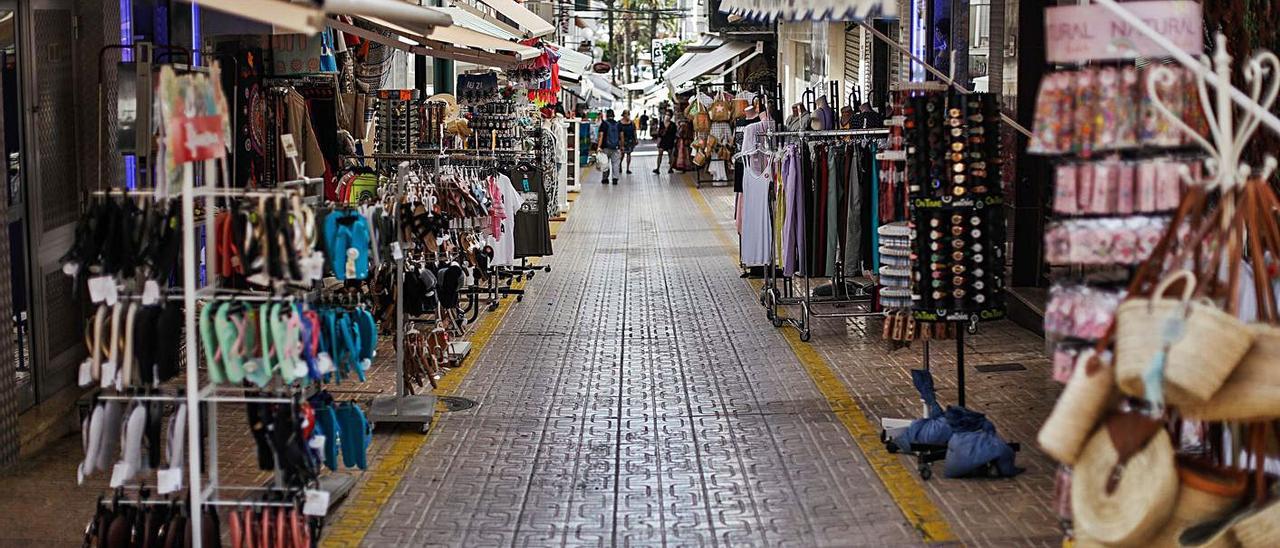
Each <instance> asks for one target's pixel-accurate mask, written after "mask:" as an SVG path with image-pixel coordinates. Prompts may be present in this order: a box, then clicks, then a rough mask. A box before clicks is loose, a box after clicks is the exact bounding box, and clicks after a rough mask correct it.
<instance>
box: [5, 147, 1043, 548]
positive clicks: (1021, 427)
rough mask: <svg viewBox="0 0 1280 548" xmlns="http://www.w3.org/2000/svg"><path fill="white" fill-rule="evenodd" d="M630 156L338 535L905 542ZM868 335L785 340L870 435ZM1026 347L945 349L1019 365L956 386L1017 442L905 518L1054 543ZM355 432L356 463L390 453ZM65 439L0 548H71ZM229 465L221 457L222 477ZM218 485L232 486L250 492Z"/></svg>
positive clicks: (927, 485)
mask: <svg viewBox="0 0 1280 548" xmlns="http://www.w3.org/2000/svg"><path fill="white" fill-rule="evenodd" d="M651 161H652V160H651V159H649V158H643V157H639V158H637V161H636V166H635V167H636V171H637V172H639V173H638V174H636V175H634V176H632V177H631V178H630V180H629V181H626V182H624V183H623V184H622V185H619V186H617V187H612V186H611V187H601V186H600V185H599V184H598V183H597V182H596V179H595V177H594V175H593V176H592V177H590V178H589V179H588V181H589V183H588V184H587V188H586V189H585V191H584V193H583V199H581V200H579V201H578V202H577V203H576V204H575V207H574V210H573V214H572V215H571V216H570V220H569V222H568V223H567V224H566V225H565V226H564V228H563V230H562V231H561V232H560V233H559V237H558V238H557V240H556V250H557V255H556V256H555V257H554V258H553V259H552V260H551V264H552V265H553V267H554V269H553V271H552V272H551V273H544V274H539V275H538V277H537V278H536V280H534V281H533V282H531V283H530V284H529V285H528V290H529V291H530V294H529V295H528V296H527V297H526V298H525V300H524V302H523V303H522V304H520V305H517V306H515V307H513V308H511V309H510V311H509V312H508V313H507V317H506V319H505V321H504V322H503V323H502V324H501V325H500V327H499V328H498V330H497V332H496V333H495V334H494V336H493V337H492V338H491V340H490V342H489V344H488V345H487V346H486V347H485V349H484V350H483V351H482V352H481V354H480V355H479V356H477V357H476V358H473V359H478V361H477V362H476V363H475V366H474V368H473V370H472V371H471V372H470V374H469V376H468V377H466V379H465V380H464V381H463V382H462V383H461V385H460V386H459V387H458V389H457V390H456V391H455V392H454V395H459V396H463V397H467V398H471V399H474V400H477V401H479V402H480V406H479V407H477V408H474V409H471V410H468V411H462V412H456V413H449V414H445V415H443V416H441V418H440V420H439V423H438V424H437V425H436V427H435V428H434V429H433V431H432V433H431V434H430V436H429V437H428V438H427V439H426V440H425V444H424V445H423V447H421V449H420V450H418V451H417V453H416V455H415V456H414V457H413V459H412V462H410V463H409V464H408V467H407V470H406V472H405V474H404V475H403V477H402V478H399V480H398V483H396V488H395V492H394V494H393V495H392V496H391V498H390V499H389V501H388V502H387V503H386V504H385V505H384V506H383V507H382V508H381V510H380V511H378V512H376V513H373V514H370V515H368V516H364V515H361V514H359V513H357V512H354V511H352V512H349V513H348V512H344V511H342V510H340V511H339V513H338V515H337V516H335V519H336V520H337V521H338V523H339V524H346V523H347V522H348V521H351V520H360V519H365V518H366V517H367V518H368V519H369V521H370V523H368V524H366V525H367V526H368V533H367V535H366V536H365V537H364V541H365V544H368V545H413V546H423V545H441V546H615V545H616V546H649V545H670V546H703V545H705V546H719V545H725V546H728V545H735V546H737V545H742V546H747V545H756V546H788V545H790V546H898V545H918V544H920V543H921V536H920V534H919V533H918V532H917V531H916V530H914V529H913V527H912V526H911V525H910V524H909V522H908V521H907V520H906V519H905V518H904V516H903V513H902V511H900V510H899V508H898V507H897V506H896V505H895V502H894V499H893V498H891V497H890V496H889V494H888V490H887V489H886V488H885V486H884V484H883V483H882V480H881V479H880V477H879V476H878V475H877V473H876V472H875V471H874V470H873V468H872V466H871V465H870V464H869V463H868V460H867V458H866V457H865V456H864V455H863V453H862V450H861V449H860V448H859V446H858V445H857V444H856V443H855V441H854V440H853V438H852V437H851V436H850V433H849V431H848V430H846V428H845V427H844V426H843V425H842V424H841V422H840V420H837V415H836V413H834V412H833V411H832V406H831V403H830V402H828V401H827V400H826V399H825V398H824V395H823V393H822V392H820V391H819V390H818V389H817V388H816V386H815V382H814V380H813V379H812V378H811V377H810V376H809V374H808V373H807V372H806V370H805V368H804V367H803V366H802V364H801V363H800V360H799V359H798V358H797V356H796V354H795V353H794V352H793V351H792V350H791V349H790V347H789V346H788V345H789V343H788V341H787V339H785V338H784V337H783V333H784V332H783V331H782V330H777V329H774V328H773V327H772V326H771V325H770V324H769V323H768V322H767V321H766V320H765V318H764V314H763V310H762V309H761V308H760V306H759V305H758V303H757V301H756V295H755V294H754V291H753V290H752V289H751V288H750V286H748V285H747V284H746V283H745V282H744V281H743V280H741V279H739V278H738V277H737V274H738V271H737V269H736V267H735V266H734V265H735V263H736V257H735V256H734V255H733V254H732V253H731V252H730V251H729V250H727V249H726V248H725V246H724V245H723V237H724V236H725V234H729V235H731V234H732V230H733V229H732V226H733V224H732V220H731V212H732V207H731V204H732V194H731V193H730V192H729V191H728V190H727V189H704V190H703V191H701V196H702V197H704V198H705V199H706V200H707V201H708V202H710V204H711V207H710V210H711V211H712V212H713V213H712V215H714V216H715V218H711V217H709V216H708V214H707V212H706V211H705V210H704V209H703V208H701V207H700V206H699V205H698V204H697V201H698V199H696V198H695V197H694V194H693V192H691V191H690V190H689V189H688V184H687V182H686V181H685V180H684V178H682V177H680V176H676V177H672V178H669V177H668V176H666V175H663V176H662V177H660V178H659V177H654V176H651V175H649V174H648V169H645V166H647V165H648V163H649V162H651ZM640 173H643V175H640ZM711 228H717V229H718V230H721V231H724V232H722V233H721V234H719V235H717V234H716V233H715V232H714V231H713V230H709V229H711ZM871 323H872V324H873V325H870V326H868V325H867V322H863V321H843V320H817V321H816V323H815V329H814V333H813V340H812V342H811V343H809V345H810V346H811V347H812V348H813V349H814V350H816V351H817V352H818V354H819V355H820V356H821V357H822V358H825V360H826V362H827V363H828V364H830V368H831V369H832V370H833V371H834V373H835V376H836V377H837V378H838V379H839V381H840V382H841V383H842V384H843V387H844V389H847V391H848V392H849V393H851V394H852V395H853V397H854V399H855V400H856V401H857V403H858V405H859V407H860V408H861V410H862V411H863V412H865V413H866V414H867V415H868V416H869V417H870V418H872V419H873V420H874V419H875V418H876V417H880V416H912V415H913V414H915V413H918V407H919V405H918V400H917V398H916V396H915V394H914V390H913V389H912V387H911V383H910V377H909V372H908V371H909V369H910V368H912V367H917V366H918V364H919V361H920V352H919V349H918V348H912V349H903V350H897V351H893V352H890V351H888V349H887V347H886V346H885V345H884V344H883V343H881V342H880V341H879V338H878V328H877V327H876V326H875V325H874V322H871ZM792 344H794V341H792ZM1041 345H1042V343H1041V341H1040V340H1039V339H1038V338H1036V337H1035V336H1033V335H1031V334H1029V333H1027V332H1024V331H1022V330H1019V329H1017V328H1015V327H1013V326H1011V325H1008V324H1003V323H997V324H991V325H984V326H983V329H982V331H980V332H979V334H978V335H976V336H973V337H970V338H969V339H968V341H967V347H966V354H967V355H968V358H969V362H970V364H985V363H997V362H1018V363H1021V364H1023V365H1024V366H1025V367H1026V368H1027V369H1026V370H1025V371H1018V372H1010V373H992V374H981V373H977V372H975V371H974V370H973V369H970V370H969V376H968V381H969V390H968V396H969V404H970V406H971V407H974V408H976V409H978V410H980V411H983V412H986V413H988V414H989V415H990V416H991V417H992V419H993V420H994V421H995V422H996V424H997V425H998V426H999V428H1000V431H1001V433H1002V434H1004V435H1005V436H1006V437H1008V438H1010V439H1014V440H1018V441H1022V442H1024V444H1023V452H1022V453H1020V454H1019V464H1020V465H1021V466H1024V467H1027V469H1028V470H1027V472H1026V473H1025V474H1023V475H1022V476H1020V477H1019V478H1016V479H1013V480H947V479H941V478H935V479H934V480H932V481H930V482H923V483H921V485H924V492H926V493H927V498H928V499H929V500H928V501H926V504H929V503H931V504H933V505H936V506H937V507H938V508H939V509H941V512H942V515H943V516H944V517H945V518H946V521H947V522H949V525H950V527H951V530H952V531H953V532H954V533H955V536H956V537H957V539H958V540H959V541H961V542H963V543H965V544H971V545H991V546H1008V545H1045V546H1048V545H1057V544H1058V534H1057V531H1058V530H1057V526H1056V521H1055V519H1054V518H1053V516H1052V513H1051V511H1050V510H1049V497H1050V494H1051V492H1052V479H1051V478H1052V475H1051V474H1052V470H1053V468H1052V466H1051V464H1050V463H1049V461H1048V460H1047V459H1046V458H1045V457H1043V456H1042V455H1040V454H1039V453H1038V452H1037V451H1035V449H1034V447H1033V445H1034V444H1032V443H1028V442H1029V441H1030V440H1032V439H1033V437H1034V434H1035V430H1036V426H1037V425H1038V423H1039V422H1040V421H1041V420H1042V419H1043V417H1044V415H1046V414H1047V412H1048V406H1049V405H1050V404H1051V402H1052V400H1053V397H1054V392H1055V390H1056V386H1054V385H1053V384H1052V382H1051V381H1050V380H1049V373H1048V363H1047V361H1046V360H1045V359H1044V357H1043V349H1042V346H1041ZM940 347H942V348H940ZM950 347H951V345H937V344H935V346H934V355H933V356H934V357H933V364H934V374H935V377H936V379H937V382H938V385H939V390H940V396H941V398H942V399H943V401H944V403H946V402H950V401H954V394H955V382H954V372H953V367H951V366H950V364H951V363H952V358H951V356H952V354H953V353H952V351H951V348H950ZM385 355H386V354H384V357H385ZM384 363H385V362H384ZM375 367H377V366H375ZM384 367H385V366H384ZM381 375H385V372H381ZM379 378H381V376H379ZM379 382H385V381H379ZM239 420H241V419H240V418H239V415H238V414H231V416H226V417H224V421H223V422H222V423H220V424H224V425H225V426H223V427H222V431H223V432H233V433H236V432H243V426H242V423H237V421H239ZM237 426H239V428H237ZM244 438H247V436H245V437H244ZM374 438H375V442H374V448H373V451H374V454H375V456H374V458H373V459H372V461H371V462H374V463H375V464H374V466H377V464H376V463H377V462H378V461H379V459H378V457H377V455H381V454H384V453H386V452H387V451H388V450H389V446H391V445H393V443H392V441H391V440H393V439H395V438H393V437H392V436H387V435H385V434H384V433H382V430H380V431H379V434H378V435H375V436H374ZM78 445H79V441H78V438H76V437H68V438H67V439H65V440H63V441H62V442H61V443H60V444H59V445H58V446H57V447H55V448H52V449H51V450H50V451H48V453H49V454H48V455H47V456H42V457H41V458H40V459H37V460H33V461H29V462H27V463H24V464H23V465H21V467H20V468H19V469H18V470H16V474H9V475H7V476H0V545H13V544H22V543H27V544H29V543H30V542H31V541H33V540H34V541H37V543H38V544H40V545H48V544H68V545H69V544H74V543H78V542H79V531H80V528H81V527H82V524H83V523H84V521H85V520H86V519H88V516H89V514H90V513H91V512H92V500H93V498H94V497H96V496H97V494H99V493H101V492H102V490H103V485H101V483H103V482H104V481H105V480H104V479H102V478H99V482H98V483H96V484H93V485H87V486H84V487H76V486H75V485H74V469H75V462H76V461H77V460H78V459H79V453H80V451H79V446H78ZM232 447H235V446H234V445H232ZM249 448H250V446H248V445H244V446H243V447H242V448H240V449H233V450H232V453H233V454H227V455H225V456H224V462H226V463H227V467H225V468H224V470H227V471H228V472H231V470H232V469H233V468H237V467H235V466H232V461H233V460H234V457H233V455H234V453H235V452H236V451H240V450H243V451H244V452H245V453H246V454H245V456H247V451H248V450H249ZM876 456H877V457H881V458H883V455H876ZM901 464H902V466H903V467H904V468H914V467H913V466H911V464H910V462H909V461H907V460H906V459H905V458H903V459H901ZM241 470H243V468H241ZM239 473H240V474H241V477H239V478H236V480H237V481H240V480H244V481H249V480H252V479H255V478H252V477H250V476H251V475H245V474H243V472H239ZM911 476H912V475H911V474H909V475H908V477H911ZM229 479H230V478H229ZM912 481H918V480H914V479H912ZM348 514H351V515H348ZM32 516H57V517H58V519H56V520H41V519H31V518H32Z"/></svg>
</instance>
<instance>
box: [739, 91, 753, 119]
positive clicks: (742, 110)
mask: <svg viewBox="0 0 1280 548" xmlns="http://www.w3.org/2000/svg"><path fill="white" fill-rule="evenodd" d="M755 100H756V94H755V93H753V92H750V91H739V92H738V94H737V95H734V96H733V119H734V120H737V119H740V118H745V117H746V115H747V107H749V106H751V102H752V101H755Z"/></svg>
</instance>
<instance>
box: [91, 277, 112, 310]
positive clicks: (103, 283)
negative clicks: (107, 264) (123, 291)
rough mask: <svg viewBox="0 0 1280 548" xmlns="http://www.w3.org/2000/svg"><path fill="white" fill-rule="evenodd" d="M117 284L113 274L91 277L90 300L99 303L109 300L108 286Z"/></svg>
mask: <svg viewBox="0 0 1280 548" xmlns="http://www.w3.org/2000/svg"><path fill="white" fill-rule="evenodd" d="M108 285H110V286H112V287H114V286H115V282H114V281H112V280H111V276H94V277H92V278H89V300H90V301H93V303H94V304H98V303H100V302H102V301H105V300H107V294H106V291H107V286H108Z"/></svg>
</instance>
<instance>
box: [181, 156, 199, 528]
mask: <svg viewBox="0 0 1280 548" xmlns="http://www.w3.org/2000/svg"><path fill="white" fill-rule="evenodd" d="M194 179H195V174H194V168H193V167H192V166H191V164H184V165H183V166H182V244H183V245H182V248H183V249H182V289H183V291H182V306H183V308H184V309H183V314H182V316H183V331H184V333H183V335H184V336H185V339H186V340H185V342H186V345H187V347H186V349H185V351H186V359H187V478H188V481H189V482H190V486H189V487H188V492H189V493H190V500H191V512H190V515H191V520H190V521H189V523H190V524H191V540H192V546H195V547H196V548H200V546H201V538H202V536H201V532H200V528H201V525H202V524H201V520H200V510H201V507H202V499H203V498H204V493H203V491H202V490H201V485H200V372H199V362H198V361H197V360H198V359H199V357H198V356H197V354H196V253H197V250H196V241H195V233H196V219H195V196H193V193H194V192H195V185H194Z"/></svg>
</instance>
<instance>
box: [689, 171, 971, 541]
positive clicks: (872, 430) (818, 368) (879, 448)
mask: <svg viewBox="0 0 1280 548" xmlns="http://www.w3.org/2000/svg"><path fill="white" fill-rule="evenodd" d="M687 188H688V189H689V194H690V195H692V196H693V201H694V203H696V204H697V205H698V209H699V210H701V212H702V214H703V215H704V216H705V217H706V218H707V219H708V220H710V221H711V223H712V224H713V225H718V224H719V221H718V220H717V218H716V215H715V212H714V211H712V210H711V206H710V205H709V204H708V203H707V200H706V198H705V197H703V196H702V191H700V190H698V189H696V188H694V187H692V186H689V187H687ZM715 234H716V237H717V238H719V240H720V243H721V244H722V245H723V246H724V247H725V249H727V250H729V251H730V256H731V257H733V256H736V255H737V253H738V246H737V244H736V243H734V242H733V240H732V239H730V238H729V236H728V235H727V234H725V231H724V230H720V229H719V227H718V226H717V228H716V230H715ZM734 262H735V263H736V262H737V261H736V260H735V261H734ZM751 285H752V287H753V288H755V289H756V291H759V290H760V285H761V284H760V283H759V282H754V281H753V282H752V284H751ZM782 335H783V337H784V338H785V339H786V340H787V344H788V345H790V346H791V351H792V352H793V353H795V355H796V358H797V359H799V360H800V363H801V364H802V365H803V366H804V369H805V371H806V372H808V373H809V377H810V378H812V379H813V383H814V385H816V386H817V387H818V391H819V392H821V393H822V396H823V397H825V398H826V400H827V404H828V405H830V406H831V411H832V412H834V413H835V415H836V417H837V418H839V419H840V424H842V425H844V427H845V430H848V431H849V435H850V436H852V437H853V441H854V442H855V443H857V444H858V447H859V448H860V449H861V450H862V455H863V456H864V457H866V459H867V462H868V463H869V464H870V465H871V469H872V470H873V471H875V473H876V477H878V478H880V482H881V483H882V484H884V487H885V490H887V491H888V492H889V496H890V497H891V498H892V499H893V502H894V504H896V505H897V506H898V509H899V510H901V511H902V515H903V516H904V517H906V518H907V521H908V522H910V523H911V525H912V526H913V527H915V529H916V531H917V532H919V533H920V536H921V537H922V538H923V539H924V541H925V542H951V541H955V540H956V536H955V533H953V532H952V531H951V526H950V525H949V524H948V523H947V520H946V518H944V517H943V516H942V511H941V510H939V509H938V507H937V506H936V505H934V504H933V501H932V500H930V499H929V495H928V494H927V493H925V491H924V486H923V485H921V484H920V482H919V480H917V479H916V477H915V476H914V475H912V474H911V473H910V471H909V470H907V468H906V467H905V466H903V465H902V462H901V461H900V460H899V457H897V456H894V455H893V454H891V453H889V451H888V450H886V449H885V448H884V444H883V443H882V442H881V441H880V428H879V427H877V426H876V425H875V424H874V423H872V422H871V420H870V419H868V418H867V416H866V414H864V413H863V412H862V408H861V407H859V406H858V402H857V401H856V400H854V399H853V395H852V394H850V393H849V390H848V389H847V388H846V387H845V385H844V382H842V381H841V380H840V378H839V377H838V376H837V375H836V373H835V371H834V370H832V369H831V365H830V364H828V363H827V360H826V359H825V358H823V357H822V356H821V355H819V354H818V352H817V351H816V350H814V349H813V347H812V346H810V345H809V344H808V343H805V342H803V341H801V340H800V334H799V333H798V332H797V331H796V330H794V329H789V328H784V329H782Z"/></svg>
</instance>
